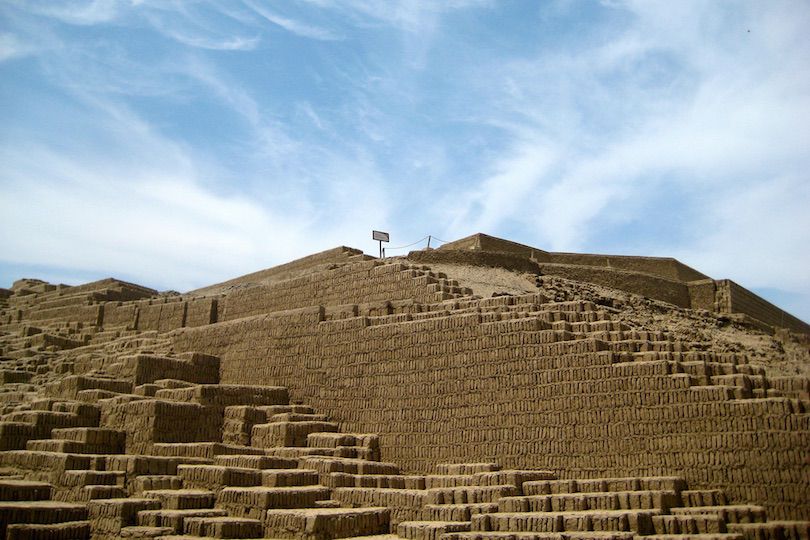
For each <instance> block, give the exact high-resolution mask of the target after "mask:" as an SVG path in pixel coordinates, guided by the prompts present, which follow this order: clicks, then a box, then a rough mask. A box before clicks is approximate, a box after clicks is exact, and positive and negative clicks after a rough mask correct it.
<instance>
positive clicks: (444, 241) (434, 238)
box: [430, 236, 450, 244]
mask: <svg viewBox="0 0 810 540" xmlns="http://www.w3.org/2000/svg"><path fill="white" fill-rule="evenodd" d="M430 238H432V239H433V240H438V241H439V242H441V243H442V244H449V243H450V242H448V241H447V240H442V239H441V238H436V237H435V236H431V237H430Z"/></svg>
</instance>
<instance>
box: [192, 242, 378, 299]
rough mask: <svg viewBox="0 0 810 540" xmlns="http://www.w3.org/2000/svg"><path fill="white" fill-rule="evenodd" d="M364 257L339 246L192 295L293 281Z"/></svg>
mask: <svg viewBox="0 0 810 540" xmlns="http://www.w3.org/2000/svg"><path fill="white" fill-rule="evenodd" d="M362 257H363V252H362V251H361V250H359V249H354V248H350V247H346V246H339V247H336V248H332V249H327V250H326V251H321V252H319V253H314V254H312V255H308V256H306V257H302V258H300V259H296V260H294V261H291V262H288V263H285V264H280V265H278V266H274V267H272V268H267V269H265V270H260V271H258V272H253V273H252V274H247V275H244V276H240V277H238V278H235V279H230V280H228V281H224V282H222V283H218V284H215V285H210V286H208V287H204V288H202V289H197V290H195V291H191V292H192V294H197V295H200V294H206V293H207V292H208V291H212V290H217V291H221V290H223V289H228V288H231V287H239V286H244V285H245V284H246V283H253V284H257V283H262V282H267V281H280V280H284V279H291V278H293V277H296V276H297V275H300V274H302V273H304V272H306V271H310V270H313V269H315V268H318V267H319V266H323V265H327V264H333V263H340V262H345V261H347V260H350V259H352V258H362Z"/></svg>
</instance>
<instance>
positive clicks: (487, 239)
mask: <svg viewBox="0 0 810 540" xmlns="http://www.w3.org/2000/svg"><path fill="white" fill-rule="evenodd" d="M438 251H485V252H491V253H510V254H512V255H518V256H521V257H525V258H531V259H535V260H538V261H550V260H551V258H550V257H549V253H548V252H547V251H543V250H542V249H537V248H533V247H531V246H527V245H524V244H519V243H517V242H511V241H509V240H504V239H503V238H496V237H494V236H489V235H487V234H482V233H478V234H474V235H472V236H468V237H466V238H462V239H461V240H456V241H455V242H448V243H446V244H442V245H441V246H440V247H439V249H438Z"/></svg>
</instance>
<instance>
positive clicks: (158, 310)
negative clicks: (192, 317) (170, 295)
mask: <svg viewBox="0 0 810 540" xmlns="http://www.w3.org/2000/svg"><path fill="white" fill-rule="evenodd" d="M137 306H138V330H157V331H158V332H168V331H170V330H174V329H175V328H182V327H183V324H184V322H185V319H186V303H185V302H183V301H181V300H180V299H169V300H166V301H162V300H146V301H142V302H138V303H137Z"/></svg>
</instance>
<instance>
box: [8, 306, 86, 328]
mask: <svg viewBox="0 0 810 540" xmlns="http://www.w3.org/2000/svg"><path fill="white" fill-rule="evenodd" d="M101 313H102V311H101V305H98V304H96V305H70V306H62V307H55V308H50V309H32V310H30V311H27V312H26V313H25V314H24V315H23V316H24V318H26V319H30V320H32V321H45V320H51V319H59V320H62V321H73V322H81V323H86V324H92V325H96V324H99V321H100V320H101Z"/></svg>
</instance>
